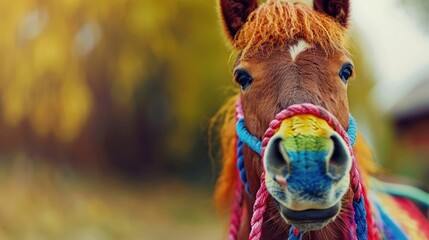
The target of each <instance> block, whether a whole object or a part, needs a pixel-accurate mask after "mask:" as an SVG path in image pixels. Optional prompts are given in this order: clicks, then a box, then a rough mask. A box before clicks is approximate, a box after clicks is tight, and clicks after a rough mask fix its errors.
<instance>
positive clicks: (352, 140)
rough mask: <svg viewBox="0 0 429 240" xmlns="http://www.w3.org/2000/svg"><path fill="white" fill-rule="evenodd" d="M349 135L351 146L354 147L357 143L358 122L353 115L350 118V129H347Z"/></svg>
mask: <svg viewBox="0 0 429 240" xmlns="http://www.w3.org/2000/svg"><path fill="white" fill-rule="evenodd" d="M347 135H349V138H350V146H354V145H355V142H356V121H355V118H354V117H353V116H352V115H351V114H350V116H349V129H347Z"/></svg>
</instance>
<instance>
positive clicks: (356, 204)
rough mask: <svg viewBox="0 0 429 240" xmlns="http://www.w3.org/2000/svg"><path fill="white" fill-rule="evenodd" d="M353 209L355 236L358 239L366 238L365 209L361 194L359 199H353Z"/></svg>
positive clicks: (363, 239) (364, 239)
mask: <svg viewBox="0 0 429 240" xmlns="http://www.w3.org/2000/svg"><path fill="white" fill-rule="evenodd" d="M353 209H354V210H355V216H354V218H355V222H356V237H357V239H358V240H366V239H368V225H367V223H366V210H365V201H364V197H363V196H362V197H361V198H360V199H359V201H353Z"/></svg>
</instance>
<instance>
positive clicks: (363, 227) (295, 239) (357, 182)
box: [228, 98, 380, 240]
mask: <svg viewBox="0 0 429 240" xmlns="http://www.w3.org/2000/svg"><path fill="white" fill-rule="evenodd" d="M298 114H312V115H314V116H317V117H319V118H322V119H324V120H325V121H326V122H327V123H328V124H329V125H330V126H331V127H332V128H333V129H334V130H335V131H336V132H337V133H338V134H340V136H341V137H342V138H343V139H344V141H345V142H346V143H347V146H348V149H349V152H350V154H351V156H352V168H351V170H350V184H351V187H352V190H353V193H354V197H353V210H354V221H355V223H356V237H357V239H358V240H367V239H369V240H373V239H379V238H380V236H379V235H378V234H377V233H376V231H375V226H374V222H373V219H372V216H371V214H367V212H371V211H370V204H369V200H368V197H367V194H366V190H365V188H364V186H363V185H362V184H361V182H362V180H361V177H360V172H359V170H358V165H357V162H356V158H355V156H354V153H353V148H352V146H353V145H354V142H355V140H356V124H355V121H354V119H353V117H352V116H351V115H350V118H349V119H350V120H349V128H348V131H347V132H346V131H344V129H343V128H342V126H341V125H340V124H339V122H338V121H337V120H336V118H335V117H334V116H333V115H332V114H331V113H330V112H328V111H327V110H326V109H324V108H321V107H317V106H315V105H312V104H299V105H292V106H290V107H289V108H287V109H285V110H283V111H281V112H280V113H278V114H277V115H276V117H275V119H274V120H273V121H271V123H270V124H269V127H268V129H267V131H266V132H265V134H264V137H263V139H262V141H261V140H259V139H258V138H257V137H255V136H253V135H252V134H250V133H249V132H248V131H247V129H246V127H245V123H244V114H243V109H242V105H241V100H240V98H239V99H238V101H237V104H236V121H237V123H236V131H237V168H238V171H239V178H240V180H238V181H236V186H235V191H234V203H233V206H232V216H231V225H230V231H229V236H228V240H235V239H237V234H238V231H239V227H240V223H241V216H242V206H241V205H242V197H243V185H244V186H245V188H246V191H247V192H248V193H249V194H250V189H249V186H248V184H247V179H246V172H245V166H244V155H243V151H242V150H243V144H246V145H247V146H248V147H249V148H250V149H252V150H253V151H254V152H256V153H257V154H259V156H261V158H263V156H264V151H265V147H266V146H267V144H268V142H269V140H270V139H271V137H272V136H273V135H274V134H275V133H276V131H277V129H278V128H279V127H280V125H281V123H282V121H283V120H285V119H286V118H289V117H291V116H294V115H298ZM261 160H262V159H261ZM261 164H263V161H261ZM264 179H265V170H262V174H261V178H260V182H261V183H260V187H259V190H258V191H257V193H256V200H255V203H254V205H253V215H252V219H251V222H250V224H251V231H250V235H249V239H250V240H259V239H260V237H261V234H262V223H263V220H264V219H263V214H264V212H265V210H266V202H267V199H268V197H269V193H268V190H267V188H266V185H265V180H264ZM302 235H303V232H301V231H299V230H298V229H296V228H294V227H293V226H292V227H291V229H290V233H289V238H288V239H289V240H299V239H301V237H302Z"/></svg>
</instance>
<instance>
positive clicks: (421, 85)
mask: <svg viewBox="0 0 429 240" xmlns="http://www.w3.org/2000/svg"><path fill="white" fill-rule="evenodd" d="M403 90H404V91H403V94H402V95H401V96H400V97H398V99H397V101H396V103H395V104H394V105H393V107H392V108H391V110H390V115H391V117H392V119H393V123H394V132H395V139H396V142H397V144H398V145H397V147H398V148H400V149H401V150H403V151H405V152H407V153H406V154H404V155H401V158H402V159H399V161H401V162H402V163H405V164H404V165H409V166H415V168H416V169H417V168H418V171H419V172H420V173H421V175H422V176H423V183H426V184H425V185H426V186H423V187H425V188H426V189H428V188H429V70H425V71H424V72H423V73H422V74H418V76H415V77H414V78H413V79H409V81H405V83H404V84H403Z"/></svg>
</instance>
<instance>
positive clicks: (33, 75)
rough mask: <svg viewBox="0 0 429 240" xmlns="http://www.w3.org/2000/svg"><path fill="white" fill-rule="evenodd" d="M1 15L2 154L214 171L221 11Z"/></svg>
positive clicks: (97, 8) (154, 7)
mask: <svg viewBox="0 0 429 240" xmlns="http://www.w3.org/2000/svg"><path fill="white" fill-rule="evenodd" d="M0 15H1V16H2V19H3V21H2V25H1V27H0V28H1V29H0V30H1V31H0V94H1V96H2V97H1V99H0V113H1V122H0V131H1V133H2V134H1V135H0V151H1V152H2V153H8V152H9V153H10V152H14V151H25V152H28V153H30V154H31V156H39V155H40V156H43V157H44V158H49V159H52V160H55V161H60V162H64V163H66V164H72V165H76V166H81V167H83V168H94V169H95V168H98V167H99V164H100V163H106V162H107V163H109V165H111V166H114V167H115V168H120V169H123V170H125V171H126V172H127V173H135V174H141V173H143V172H145V173H150V172H154V171H155V172H156V170H157V171H162V170H163V169H166V168H169V170H172V171H174V170H178V168H186V169H189V172H190V173H198V171H196V170H194V169H192V168H191V167H190V166H192V164H195V163H199V164H200V167H205V168H206V169H209V168H210V166H209V165H210V164H207V163H208V162H209V160H208V157H207V154H206V152H207V147H206V146H207V145H206V139H204V138H203V134H202V133H204V132H205V131H206V126H207V122H208V119H209V117H210V116H211V115H212V114H213V113H214V111H215V109H216V108H217V106H218V105H219V104H220V102H221V101H222V99H221V98H222V96H221V95H219V94H218V91H219V89H218V87H217V86H219V82H223V83H226V82H229V81H230V78H229V77H227V76H228V75H227V69H225V68H222V66H224V65H225V63H226V61H227V60H228V52H227V51H225V48H224V45H223V42H222V40H221V38H220V34H218V31H217V29H218V28H219V27H218V24H217V14H216V10H215V8H214V7H213V3H212V2H207V1H192V0H179V1H174V2H165V3H162V2H159V1H153V0H151V1H137V0H127V1H120V0H114V1H107V2H106V1H89V2H88V1H81V0H78V1H54V0H46V1H37V0H29V1H25V2H19V3H16V4H15V3H11V2H8V1H0ZM220 69H224V71H220ZM221 85H224V84H221ZM91 166H92V167H91Z"/></svg>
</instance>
